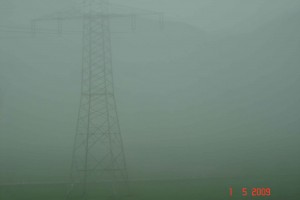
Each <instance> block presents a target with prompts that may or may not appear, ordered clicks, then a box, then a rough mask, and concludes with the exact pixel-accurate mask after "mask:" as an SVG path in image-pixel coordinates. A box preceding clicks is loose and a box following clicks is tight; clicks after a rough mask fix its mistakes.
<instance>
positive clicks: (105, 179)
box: [32, 0, 163, 199]
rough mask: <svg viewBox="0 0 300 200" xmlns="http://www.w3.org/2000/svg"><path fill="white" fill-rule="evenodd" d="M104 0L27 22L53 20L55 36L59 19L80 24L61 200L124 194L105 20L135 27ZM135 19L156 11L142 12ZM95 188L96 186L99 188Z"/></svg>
mask: <svg viewBox="0 0 300 200" xmlns="http://www.w3.org/2000/svg"><path fill="white" fill-rule="evenodd" d="M108 5H109V4H108V0H84V3H83V10H74V9H73V10H72V9H71V10H68V11H66V12H59V13H55V14H52V15H47V16H44V17H41V18H38V19H35V20H33V21H32V29H33V33H34V34H35V33H36V23H37V22H38V21H47V20H56V21H57V22H58V33H59V34H61V33H62V25H61V23H62V21H64V20H73V19H79V20H82V21H83V51H82V77H81V98H80V108H79V113H78V120H77V129H76V136H75V142H74V147H73V156H72V166H71V185H72V187H71V188H70V190H69V191H68V193H67V199H95V197H96V196H98V194H97V192H98V193H99V191H106V192H107V190H105V189H103V188H110V189H109V190H110V191H111V192H110V194H109V195H110V196H112V197H113V198H121V197H122V196H124V195H126V194H128V192H129V191H128V174H127V169H126V161H125V153H124V148H123V141H122V137H121V132H120V125H119V120H118V114H117V107H116V100H115V95H114V86H113V82H114V81H113V72H112V52H111V34H110V19H111V18H116V17H128V18H130V19H131V20H132V28H133V29H135V17H136V16H137V14H132V13H129V14H128V13H125V14H120V13H109V10H108ZM138 15H159V16H160V19H161V25H163V24H162V23H163V21H162V13H158V12H151V11H147V12H145V11H143V14H138ZM99 184H101V187H99Z"/></svg>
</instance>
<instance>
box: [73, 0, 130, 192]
mask: <svg viewBox="0 0 300 200" xmlns="http://www.w3.org/2000/svg"><path fill="white" fill-rule="evenodd" d="M85 4H86V5H84V6H85V11H86V14H85V15H84V17H83V52H82V54H83V55H82V80H81V81H82V85H81V100H80V108H79V115H78V121H77V131H76V136H75V144H74V149H73V158H72V169H71V170H72V174H71V177H72V183H73V184H78V185H79V187H80V188H79V189H81V190H82V194H81V195H82V197H83V198H87V195H88V184H91V183H93V182H94V183H97V182H98V181H99V180H101V181H108V182H110V183H111V186H112V187H111V189H112V192H113V195H114V196H118V195H120V190H121V188H120V183H123V185H124V184H125V187H127V186H126V184H127V181H128V175H127V170H126V162H125V153H124V149H123V141H122V137H121V132H120V125H119V120H118V114H117V107H116V100H115V95H114V87H113V72H112V53H111V38H110V18H109V15H108V10H107V6H108V4H107V0H101V1H93V0H89V1H85ZM72 190H77V189H76V187H75V188H73V189H72ZM72 190H71V191H70V194H68V195H69V196H72V193H74V191H72ZM75 193H76V192H75Z"/></svg>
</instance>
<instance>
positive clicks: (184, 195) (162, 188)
mask: <svg viewBox="0 0 300 200" xmlns="http://www.w3.org/2000/svg"><path fill="white" fill-rule="evenodd" d="M299 180H300V179H299V177H292V176H282V177H274V178H268V179H266V178H265V179H263V178H204V179H194V180H164V181H161V180H160V181H155V180H152V181H132V182H130V195H128V196H125V197H120V198H117V199H124V200H169V199H170V200H177V199H178V200H199V199H203V200H206V199H211V200H224V199H232V200H238V199H264V200H268V199H270V200H271V199H272V200H298V199H299V198H300V182H299ZM230 187H232V188H233V195H232V197H230V195H229V188H230ZM243 187H246V188H247V189H248V196H246V197H244V196H242V188H243ZM253 187H261V188H263V187H269V188H271V196H269V197H262V196H260V197H252V196H251V192H250V191H251V189H252V188H253ZM68 188H69V185H66V184H49V185H15V186H2V187H1V196H0V199H1V200H62V199H64V197H65V195H66V191H67V190H68ZM89 188H90V192H89V199H116V198H113V196H112V195H111V192H109V191H110V190H109V189H108V186H104V185H102V186H101V185H90V187H89ZM71 199H81V198H71Z"/></svg>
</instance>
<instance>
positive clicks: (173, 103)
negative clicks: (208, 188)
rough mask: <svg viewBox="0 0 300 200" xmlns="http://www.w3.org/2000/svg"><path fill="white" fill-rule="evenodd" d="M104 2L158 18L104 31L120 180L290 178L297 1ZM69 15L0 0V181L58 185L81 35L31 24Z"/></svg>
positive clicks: (74, 104)
mask: <svg viewBox="0 0 300 200" xmlns="http://www.w3.org/2000/svg"><path fill="white" fill-rule="evenodd" d="M111 2H112V3H113V5H114V4H122V5H124V6H128V7H130V9H131V10H133V11H134V10H141V9H144V10H154V11H160V12H164V13H165V22H164V29H163V30H161V29H160V28H159V20H158V19H157V18H156V17H155V16H154V17H151V16H150V17H143V16H141V17H138V18H137V29H136V30H135V31H133V30H131V24H130V21H128V19H120V20H112V22H111V23H112V29H113V30H112V51H113V71H114V80H115V84H114V85H115V93H116V101H117V106H118V114H119V120H120V126H121V132H122V137H123V140H124V141H123V142H124V147H125V154H126V159H127V165H128V172H129V178H130V179H180V178H204V177H253V176H254V177H262V176H279V175H282V176H285V175H292V176H296V177H298V178H299V168H300V157H299V152H300V145H299V141H300V135H299V128H300V123H299V120H300V116H299V113H300V106H299V102H300V93H299V86H300V79H299V73H300V68H299V63H300V57H299V51H300V38H299V31H300V28H299V17H300V12H299V9H300V1H297V0H294V1H292V0H286V1H281V0H251V1H240V0H227V1H223V0H201V1H196V0H187V1H180V0H143V1H141V0H139V1H138V0H128V1H121V0H115V1H113V0H111ZM73 5H75V1H71V0H51V1H50V0H47V1H46V0H44V1H40V0H27V1H21V0H0V43H1V45H0V181H1V182H2V183H6V182H18V181H22V180H26V181H45V180H67V179H68V175H69V170H70V164H71V154H72V145H73V142H74V135H75V128H76V119H77V112H78V108H79V99H80V80H81V51H82V50H81V48H82V46H81V45H82V44H81V37H82V36H81V32H80V31H81V27H82V25H81V23H80V21H78V22H73V21H72V22H67V21H66V22H64V23H63V33H62V34H61V35H58V34H55V29H56V27H57V26H56V25H55V23H53V22H41V23H40V24H39V25H38V26H39V27H40V29H43V28H48V29H53V30H54V33H51V34H47V33H43V32H42V31H41V33H37V35H36V36H35V37H32V35H31V33H30V20H31V19H33V18H36V17H39V16H42V15H44V14H47V13H53V12H56V11H59V10H61V9H65V8H68V7H70V6H73ZM132 7H133V8H132ZM14 27H22V29H20V28H14ZM27 29H28V31H27ZM25 30H26V31H25ZM68 30H76V33H74V34H71V33H69V32H68ZM64 31H65V32H64Z"/></svg>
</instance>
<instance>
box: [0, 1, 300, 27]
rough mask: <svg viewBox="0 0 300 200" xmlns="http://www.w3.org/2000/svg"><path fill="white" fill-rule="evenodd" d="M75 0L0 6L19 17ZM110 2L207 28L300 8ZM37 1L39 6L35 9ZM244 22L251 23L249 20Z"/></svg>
mask: <svg viewBox="0 0 300 200" xmlns="http://www.w3.org/2000/svg"><path fill="white" fill-rule="evenodd" d="M78 1H80V0H77V2H78ZM74 2H75V1H74V0H27V1H23V0H11V1H8V0H0V3H1V4H2V5H1V6H0V7H2V8H5V9H6V11H7V8H11V7H12V6H13V7H14V18H15V19H17V18H18V15H19V14H20V13H24V12H25V13H27V14H28V16H31V15H33V14H35V15H37V16H39V15H41V14H42V13H43V14H44V13H47V11H50V12H52V10H57V9H60V8H63V7H68V6H69V5H70V6H71V5H72V4H74ZM110 2H111V3H115V4H122V5H126V6H132V7H136V8H143V9H149V10H156V11H162V12H165V14H166V16H167V19H171V20H176V21H183V22H186V23H190V24H192V25H194V26H197V27H199V28H201V29H205V30H207V31H214V30H220V29H232V28H234V27H235V26H240V25H241V24H243V22H245V23H251V24H254V25H255V24H260V23H264V22H265V21H268V20H270V19H274V17H276V16H280V15H281V14H282V13H284V12H286V11H288V12H293V11H294V10H299V8H300V1H298V0H284V1H282V0H251V1H250V0H226V1H225V0H185V1H182V0H127V1H124V0H111V1H110ZM33 5H34V7H35V8H36V9H33ZM33 11H34V12H33ZM1 12H3V9H1ZM6 14H9V12H6ZM23 18H24V15H23ZM19 20H20V19H19ZM244 26H246V27H247V24H246V25H244Z"/></svg>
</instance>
